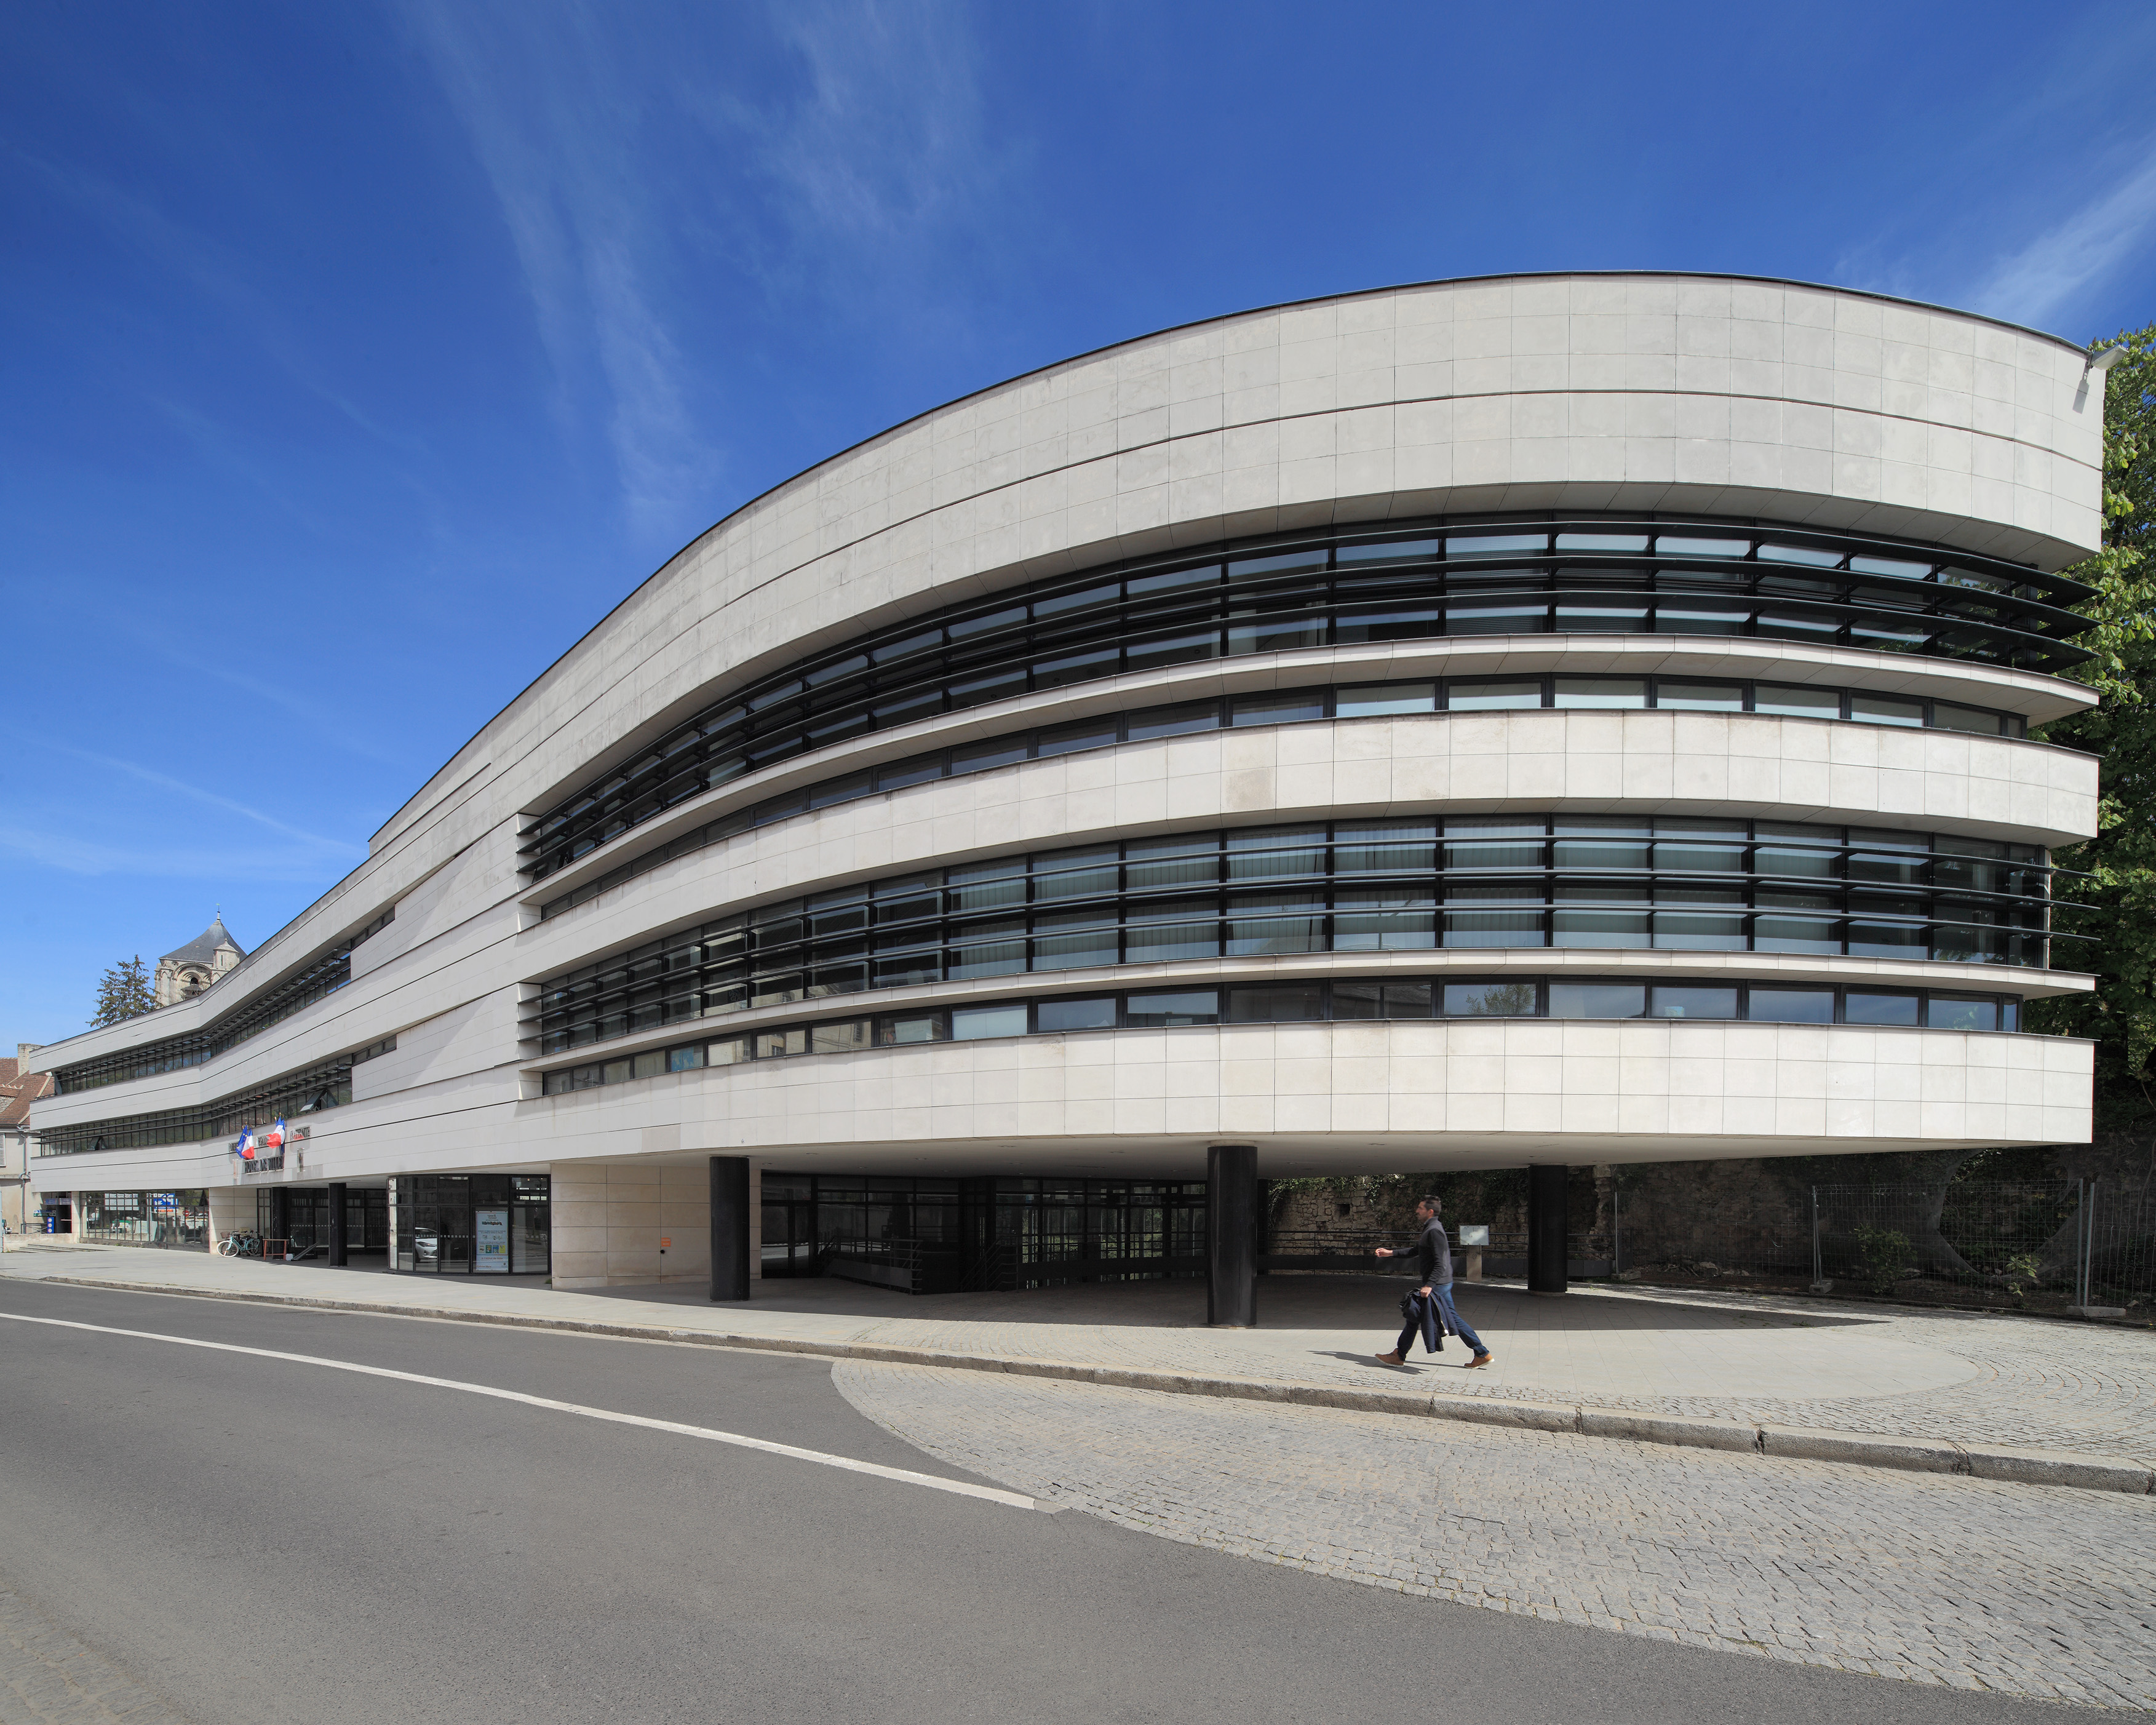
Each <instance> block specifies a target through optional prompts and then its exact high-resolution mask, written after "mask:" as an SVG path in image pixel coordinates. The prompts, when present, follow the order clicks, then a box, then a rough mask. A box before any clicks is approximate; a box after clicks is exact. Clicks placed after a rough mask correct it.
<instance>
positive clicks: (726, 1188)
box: [711, 1156, 749, 1300]
mask: <svg viewBox="0 0 2156 1725" xmlns="http://www.w3.org/2000/svg"><path fill="white" fill-rule="evenodd" d="M748 1194H749V1180H748V1158H747V1157H746V1156H714V1157H713V1158H711V1297H712V1298H713V1299H714V1300H746V1299H747V1298H748V1278H749V1230H748Z"/></svg>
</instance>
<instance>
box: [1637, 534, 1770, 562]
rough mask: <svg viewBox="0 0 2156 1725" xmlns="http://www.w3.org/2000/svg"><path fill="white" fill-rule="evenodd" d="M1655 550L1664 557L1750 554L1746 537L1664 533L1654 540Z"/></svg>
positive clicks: (1748, 541)
mask: <svg viewBox="0 0 2156 1725" xmlns="http://www.w3.org/2000/svg"><path fill="white" fill-rule="evenodd" d="M1751 554H1752V542H1751V541H1750V540H1748V539H1701V538H1694V537H1691V536H1686V535H1682V534H1671V533H1665V534H1663V535H1662V536H1661V537H1660V538H1658V539H1656V540H1655V555H1656V556H1658V557H1749V556H1751Z"/></svg>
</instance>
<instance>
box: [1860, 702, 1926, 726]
mask: <svg viewBox="0 0 2156 1725" xmlns="http://www.w3.org/2000/svg"><path fill="white" fill-rule="evenodd" d="M1849 716H1850V717H1851V718H1852V719H1854V720H1856V721H1857V722H1858V723H1859V724H1863V725H1902V726H1909V727H1911V728H1916V727H1919V726H1922V724H1923V722H1924V704H1923V702H1922V701H1896V700H1893V699H1892V698H1891V697H1889V696H1884V695H1852V696H1850V697H1849Z"/></svg>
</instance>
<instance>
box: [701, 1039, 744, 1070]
mask: <svg viewBox="0 0 2156 1725" xmlns="http://www.w3.org/2000/svg"><path fill="white" fill-rule="evenodd" d="M748 1057H749V1055H748V1038H747V1037H746V1036H729V1037H727V1038H726V1040H724V1041H722V1042H707V1043H706V1044H705V1045H704V1064H705V1065H707V1066H737V1065H740V1064H741V1063H742V1061H743V1060H747V1058H748Z"/></svg>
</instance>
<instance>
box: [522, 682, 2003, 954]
mask: <svg viewBox="0 0 2156 1725" xmlns="http://www.w3.org/2000/svg"><path fill="white" fill-rule="evenodd" d="M1537 710H1541V711H1577V712H1626V711H1664V712H1720V713H1732V714H1735V713H1751V714H1753V715H1755V716H1768V717H1777V718H1792V717H1808V718H1821V719H1839V720H1843V721H1848V722H1851V723H1857V724H1876V725H1881V726H1889V727H1892V728H1897V729H1907V730H1917V729H1933V730H1941V729H1943V730H1948V731H1952V732H1955V733H1957V734H1961V735H1975V736H1991V737H2014V738H2018V737H2024V736H2025V735H2026V732H2027V725H2026V723H2025V721H2023V720H2022V719H2021V718H2020V716H2018V715H2015V714H2011V713H2005V712H2000V711H1995V710H1993V709H1989V708H1978V707H1970V706H1958V705H1956V704H1953V703H1951V702H1946V701H1926V700H1922V699H1917V698H1914V697H1905V696H1892V697H1890V696H1881V695H1876V694H1874V693H1872V692H1871V691H1864V690H1852V689H1842V688H1815V687H1813V686H1811V685H1782V684H1774V683H1768V682H1763V681H1760V680H1756V679H1745V680H1730V681H1727V682H1722V683H1716V682H1712V681H1708V680H1702V679H1698V678H1690V677H1686V678H1677V677H1608V676H1591V677H1569V676H1541V677H1452V678H1439V679H1424V680H1419V681H1417V680H1404V681H1400V682H1388V683H1380V684H1337V685H1320V686H1317V687H1313V688H1309V689H1300V690H1291V691H1266V692H1265V693H1262V694H1252V695H1241V696H1227V697H1225V698H1222V699H1212V700H1204V701H1183V702H1178V703H1176V704H1174V705H1172V706H1159V707H1140V708H1132V709H1131V710H1129V711H1124V712H1120V713H1113V714H1106V715H1103V716H1101V717H1098V718H1096V719H1091V720H1083V721H1075V722H1070V723H1065V724H1060V725H1054V726H1038V727H1035V728H1034V729H1032V730H1029V731H1023V732H1013V733H1011V734H1010V735H1009V736H1006V737H995V738H992V739H990V740H988V741H987V742H974V743H965V744H960V745H957V746H956V747H951V748H947V749H944V750H941V751H939V752H937V753H935V754H933V755H921V756H914V757H909V758H907V759H906V760H903V761H896V762H888V763H886V764H885V765H883V766H880V767H875V768H860V769H857V770H855V772H852V773H844V774H841V775H839V776H838V777H836V778H829V779H825V780H823V781H821V782H820V783H815V784H812V785H808V786H806V787H803V788H799V789H797V790H793V791H789V792H787V793H784V794H783V795H781V796H778V797H773V798H767V799H766V800H765V801H763V802H761V803H756V804H754V805H752V807H749V808H747V809H735V810H733V811H732V812H731V813H729V814H726V815H723V816H721V817H720V818H719V819H716V820H714V821H711V822H710V823H708V824H706V825H704V826H701V827H698V828H696V829H694V830H692V831H690V832H688V833H684V834H679V835H677V836H676V837H675V838H674V839H670V840H669V841H667V842H666V843H665V844H664V845H659V846H657V847H655V848H654V849H653V850H648V851H644V852H643V853H641V854H640V855H636V856H633V857H631V858H629V860H626V861H624V862H623V863H621V864H619V865H617V866H616V867H615V868H613V869H611V870H608V872H607V873H605V874H603V875H597V876H595V877H594V878H593V879H592V880H587V881H584V882H583V883H582V884H580V885H579V886H577V887H575V888H573V889H572V891H568V892H566V893H564V894H562V896H560V897H559V898H555V899H550V900H548V901H546V902H545V903H543V904H542V905H541V906H540V907H539V915H540V919H541V920H542V922H543V921H546V920H547V919H549V918H551V917H554V916H560V915H561V914H562V912H563V911H571V910H574V909H575V908H576V907H577V906H579V905H582V904H587V903H588V902H589V901H591V900H593V899H594V898H596V897H598V896H599V895H600V894H601V893H603V892H608V891H612V890H613V888H615V887H617V886H624V885H625V884H626V883H627V882H629V881H630V880H635V879H636V878H638V877H639V875H644V874H648V873H649V872H650V871H651V870H654V869H657V868H663V867H665V865H667V864H668V863H670V862H674V861H676V860H679V859H680V858H681V857H684V856H687V855H691V854H692V853H694V852H696V851H698V850H704V849H706V848H707V847H709V846H711V845H717V844H723V843H724V842H725V841H726V839H731V838H733V837H735V836H737V834H742V833H745V832H750V831H752V830H754V829H756V828H757V827H762V826H769V825H773V824H776V823H778V822H779V821H782V820H790V819H793V818H794V817H795V816H796V815H799V814H807V813H809V812H811V811H812V810H814V809H825V808H829V807H831V806H833V805H834V804H836V803H846V802H854V801H857V800H859V799H860V798H865V797H872V796H879V795H884V794H887V793H890V792H891V791H894V790H899V789H902V788H906V786H909V785H915V784H921V783H927V782H929V781H931V780H937V779H944V778H962V777H965V776H966V775H968V774H970V773H981V772H988V771H992V770H993V769H995V768H1000V767H1008V766H1012V765H1014V764H1016V763H1017V762H1020V761H1028V760H1047V759H1050V758H1053V757H1056V756H1059V755H1065V754H1070V753H1074V752H1079V751H1080V750H1081V749H1093V748H1111V747H1117V746H1119V745H1121V744H1123V743H1128V742H1152V741H1157V740H1159V739H1163V738H1166V737H1179V736H1192V735H1196V734H1198V733H1200V732H1209V731H1222V730H1240V729H1246V728H1252V727H1255V726H1275V725H1287V724H1297V723H1314V722H1322V721H1333V720H1338V719H1356V718H1378V717H1392V716H1415V715H1417V714H1422V713H1430V714H1439V713H1445V714H1457V713H1462V712H1476V713H1479V712H1492V711H1537ZM1942 716H1944V718H1945V720H1947V721H1950V722H1942ZM1985 725H1989V726H1990V727H1991V728H1990V729H1989V730H1988V731H1987V730H1985V729H1984V728H1983V727H1984V726H1985Z"/></svg>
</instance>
